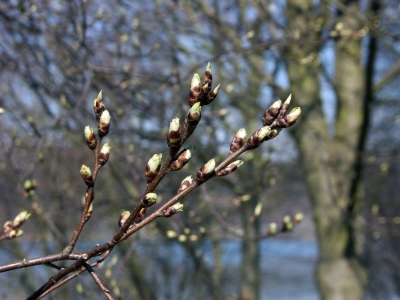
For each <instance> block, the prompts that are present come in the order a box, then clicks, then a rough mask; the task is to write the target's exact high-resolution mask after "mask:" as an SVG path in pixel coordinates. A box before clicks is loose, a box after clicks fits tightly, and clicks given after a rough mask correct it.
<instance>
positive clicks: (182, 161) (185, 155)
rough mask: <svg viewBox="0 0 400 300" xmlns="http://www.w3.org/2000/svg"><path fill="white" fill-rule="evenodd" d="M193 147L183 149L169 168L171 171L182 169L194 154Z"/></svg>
mask: <svg viewBox="0 0 400 300" xmlns="http://www.w3.org/2000/svg"><path fill="white" fill-rule="evenodd" d="M193 150H194V148H193V147H189V148H187V149H184V150H182V151H181V152H180V153H179V154H178V155H177V156H176V157H177V158H176V159H175V160H174V161H173V162H172V163H171V165H170V167H169V169H170V170H171V171H177V170H180V169H182V168H183V167H184V166H185V165H186V164H187V163H188V161H189V159H190V158H191V157H192V155H193Z"/></svg>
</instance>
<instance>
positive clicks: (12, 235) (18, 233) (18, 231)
mask: <svg viewBox="0 0 400 300" xmlns="http://www.w3.org/2000/svg"><path fill="white" fill-rule="evenodd" d="M23 234H24V232H23V231H22V230H21V229H13V230H11V231H10V232H9V233H8V238H9V239H13V238H17V237H20V236H21V235H23Z"/></svg>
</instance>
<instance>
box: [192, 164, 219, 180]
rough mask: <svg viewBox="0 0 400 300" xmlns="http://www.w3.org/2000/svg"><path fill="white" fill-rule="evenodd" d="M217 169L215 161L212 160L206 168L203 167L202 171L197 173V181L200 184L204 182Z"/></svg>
mask: <svg viewBox="0 0 400 300" xmlns="http://www.w3.org/2000/svg"><path fill="white" fill-rule="evenodd" d="M214 169H215V160H214V159H210V160H209V161H208V162H207V163H206V164H205V165H204V166H202V167H201V169H200V170H199V171H198V172H197V176H196V179H197V181H199V182H203V181H204V180H206V179H207V177H209V176H210V175H211V174H212V173H213V172H214Z"/></svg>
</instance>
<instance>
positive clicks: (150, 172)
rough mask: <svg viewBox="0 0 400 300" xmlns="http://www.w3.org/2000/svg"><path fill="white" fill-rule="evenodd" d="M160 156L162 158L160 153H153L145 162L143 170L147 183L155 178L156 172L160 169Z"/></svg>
mask: <svg viewBox="0 0 400 300" xmlns="http://www.w3.org/2000/svg"><path fill="white" fill-rule="evenodd" d="M161 158H162V154H161V153H160V154H154V155H153V156H152V157H151V158H150V160H149V162H148V163H147V165H146V169H145V171H144V174H145V176H146V180H147V183H151V182H152V181H153V180H154V178H156V176H157V174H158V172H159V171H160V168H161Z"/></svg>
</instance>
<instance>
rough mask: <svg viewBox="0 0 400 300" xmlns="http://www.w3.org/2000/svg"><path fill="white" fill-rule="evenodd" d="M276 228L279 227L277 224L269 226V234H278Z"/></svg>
mask: <svg viewBox="0 0 400 300" xmlns="http://www.w3.org/2000/svg"><path fill="white" fill-rule="evenodd" d="M276 227H277V225H276V223H271V224H269V226H268V233H269V234H272V235H274V234H276Z"/></svg>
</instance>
